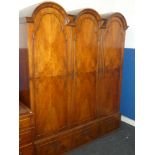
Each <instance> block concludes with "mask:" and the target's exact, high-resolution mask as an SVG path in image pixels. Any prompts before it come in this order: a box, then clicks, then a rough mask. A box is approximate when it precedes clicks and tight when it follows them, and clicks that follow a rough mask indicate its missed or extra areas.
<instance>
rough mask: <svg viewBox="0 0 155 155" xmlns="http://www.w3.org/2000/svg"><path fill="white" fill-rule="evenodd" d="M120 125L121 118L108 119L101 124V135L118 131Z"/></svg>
mask: <svg viewBox="0 0 155 155" xmlns="http://www.w3.org/2000/svg"><path fill="white" fill-rule="evenodd" d="M119 125H120V120H119V118H114V117H111V118H108V119H106V120H103V121H101V122H100V134H101V135H104V134H106V133H108V132H110V131H112V130H114V129H117V128H118V127H119Z"/></svg>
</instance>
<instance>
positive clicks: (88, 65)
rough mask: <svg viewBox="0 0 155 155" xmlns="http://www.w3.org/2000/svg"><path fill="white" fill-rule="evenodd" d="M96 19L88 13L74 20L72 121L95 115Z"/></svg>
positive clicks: (81, 120)
mask: <svg viewBox="0 0 155 155" xmlns="http://www.w3.org/2000/svg"><path fill="white" fill-rule="evenodd" d="M98 33H99V28H98V21H97V20H96V18H95V17H94V16H93V15H91V14H88V13H86V12H85V13H84V14H81V15H80V16H78V19H77V20H76V27H75V51H74V74H75V77H74V83H75V85H74V95H73V96H74V107H75V108H74V117H75V118H74V123H81V122H86V121H89V120H91V119H94V118H95V117H96V113H97V109H96V106H95V104H96V82H97V79H96V78H97V71H98V52H99V51H98V39H99V38H98V37H99V36H98Z"/></svg>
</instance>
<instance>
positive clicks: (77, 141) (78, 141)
mask: <svg viewBox="0 0 155 155" xmlns="http://www.w3.org/2000/svg"><path fill="white" fill-rule="evenodd" d="M97 136H98V124H97V123H96V124H93V125H91V126H89V127H88V128H85V129H82V130H81V131H78V132H76V133H75V134H74V136H73V147H77V146H79V145H82V144H85V143H87V142H89V141H91V140H93V139H95V138H96V137H97Z"/></svg>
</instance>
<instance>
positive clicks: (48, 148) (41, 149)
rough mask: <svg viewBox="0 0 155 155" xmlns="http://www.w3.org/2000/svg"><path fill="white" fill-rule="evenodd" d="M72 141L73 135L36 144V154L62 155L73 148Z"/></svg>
mask: <svg viewBox="0 0 155 155" xmlns="http://www.w3.org/2000/svg"><path fill="white" fill-rule="evenodd" d="M71 141H72V137H71V136H65V137H61V138H57V140H53V141H48V142H45V143H43V144H36V146H35V148H36V155H60V154H62V153H64V152H67V151H68V150H70V149H71Z"/></svg>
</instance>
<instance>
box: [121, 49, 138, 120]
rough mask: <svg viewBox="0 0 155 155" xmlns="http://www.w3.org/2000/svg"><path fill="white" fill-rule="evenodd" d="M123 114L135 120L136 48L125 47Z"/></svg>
mask: <svg viewBox="0 0 155 155" xmlns="http://www.w3.org/2000/svg"><path fill="white" fill-rule="evenodd" d="M120 111H121V114H122V115H124V116H126V117H128V118H131V119H133V120H135V49H132V48H125V49H124V64H123V77H122V94H121V105H120Z"/></svg>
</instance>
